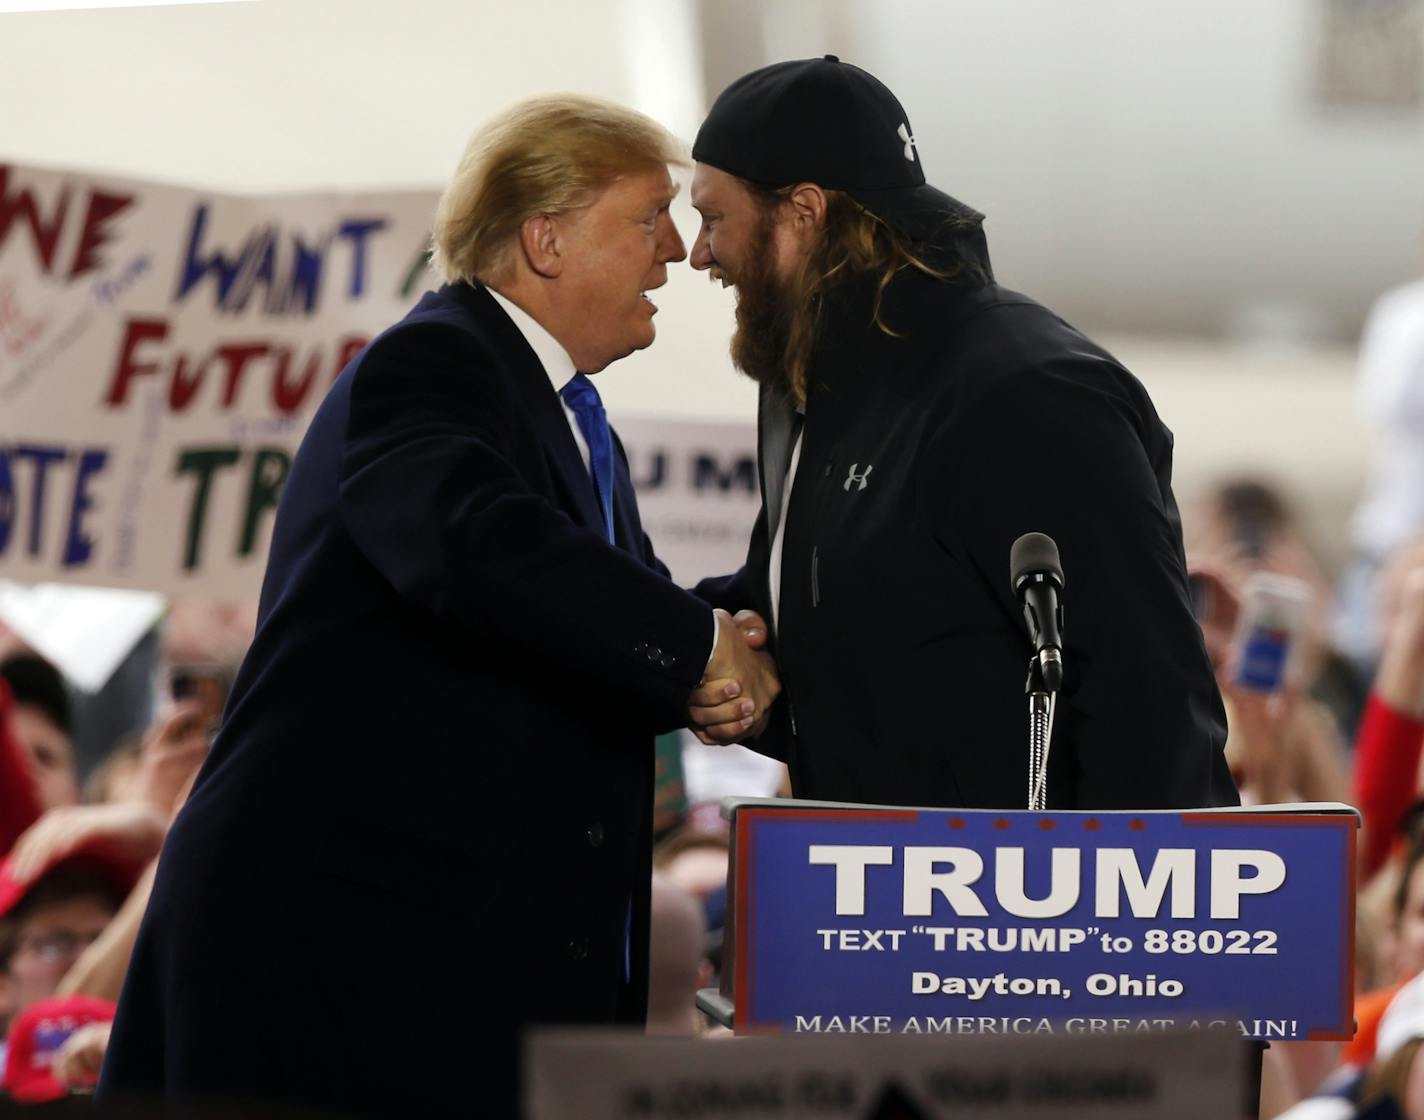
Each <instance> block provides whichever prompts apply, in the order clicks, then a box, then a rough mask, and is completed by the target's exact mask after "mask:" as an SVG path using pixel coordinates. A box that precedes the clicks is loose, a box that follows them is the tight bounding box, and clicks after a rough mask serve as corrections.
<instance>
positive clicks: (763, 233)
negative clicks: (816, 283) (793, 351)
mask: <svg viewBox="0 0 1424 1120" xmlns="http://www.w3.org/2000/svg"><path fill="white" fill-rule="evenodd" d="M775 217H776V216H775V213H774V211H772V210H770V209H768V210H767V211H766V212H765V213H764V214H763V215H762V218H761V221H760V222H759V223H758V224H757V228H756V230H755V231H754V232H753V234H752V236H751V238H750V239H749V241H748V243H747V253H746V266H745V267H744V268H742V269H741V270H740V272H739V275H737V276H736V277H735V280H736V285H737V330H736V333H735V334H734V335H732V364H733V365H735V366H736V367H737V368H738V369H739V370H741V371H742V372H743V373H744V374H746V375H747V376H748V377H750V378H751V379H752V380H753V381H755V382H757V383H758V384H762V385H778V384H779V385H782V386H783V387H786V386H787V373H786V348H787V345H788V344H789V342H790V340H791V323H792V320H793V318H794V315H795V308H794V307H793V306H792V304H791V301H790V299H789V298H788V295H789V293H788V291H787V287H786V285H785V284H784V283H783V282H782V281H781V280H780V279H779V278H778V277H777V275H776V246H775V244H774V241H773V237H774V232H773V231H774V226H775Z"/></svg>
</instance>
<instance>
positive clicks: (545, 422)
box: [444, 284, 617, 537]
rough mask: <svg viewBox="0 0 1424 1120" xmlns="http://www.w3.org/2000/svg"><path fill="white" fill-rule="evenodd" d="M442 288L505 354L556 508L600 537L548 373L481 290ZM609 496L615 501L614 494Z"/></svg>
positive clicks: (590, 493)
mask: <svg viewBox="0 0 1424 1120" xmlns="http://www.w3.org/2000/svg"><path fill="white" fill-rule="evenodd" d="M444 291H445V292H447V293H449V294H450V295H451V296H452V297H454V298H455V300H456V301H457V302H458V303H459V304H460V306H461V307H463V308H464V309H465V310H466V311H468V312H469V313H470V314H472V315H473V316H474V317H475V318H476V319H477V320H478V321H479V323H480V325H481V326H482V327H483V328H484V329H485V330H486V331H487V332H488V333H489V334H490V336H491V338H492V339H494V340H495V342H496V344H497V345H498V348H499V352H500V353H501V354H503V355H505V356H506V357H507V358H508V361H509V367H510V369H511V370H512V371H513V373H514V383H515V386H516V387H517V389H518V391H519V395H520V397H521V398H522V399H523V401H524V404H525V407H526V409H527V410H528V413H529V417H530V419H531V420H532V421H533V424H534V429H535V432H536V433H537V435H538V438H539V443H540V445H541V446H542V447H543V448H544V458H545V459H546V461H547V462H548V464H549V473H550V475H551V476H552V477H553V480H554V485H555V487H556V489H557V490H558V491H559V493H560V497H561V498H562V499H563V504H562V507H561V508H563V510H564V512H565V513H568V514H569V515H570V516H571V517H573V518H574V520H575V521H577V522H579V523H580V524H581V525H583V526H585V527H586V528H589V529H592V530H593V531H594V532H596V533H598V534H599V535H600V536H604V537H606V536H607V531H606V530H605V529H604V525H603V511H602V510H601V509H600V508H599V505H598V494H597V493H596V492H595V490H594V488H593V478H592V476H591V475H590V474H589V473H588V468H587V467H585V466H584V465H583V456H582V455H580V454H579V449H578V444H577V443H575V442H574V436H573V432H572V431H570V430H569V421H568V416H567V415H566V414H565V412H564V405H563V402H562V401H560V400H559V395H558V394H557V393H556V392H554V386H553V385H552V384H551V383H550V381H549V375H548V374H547V373H546V372H545V371H544V367H543V366H542V365H541V364H540V363H539V359H538V358H537V357H536V356H535V354H534V351H533V350H531V349H530V348H529V344H528V343H527V342H526V341H525V340H524V335H522V334H521V333H520V332H519V328H518V327H516V326H515V325H514V324H513V323H512V322H511V321H510V318H509V316H508V315H506V314H505V313H504V311H503V310H502V309H501V308H500V306H499V304H497V303H495V301H494V299H493V298H492V297H491V296H490V294H489V293H488V292H487V291H485V290H484V289H483V288H476V287H472V286H471V285H469V284H450V285H447V286H446V287H445V289H444ZM614 500H615V502H616V501H617V498H616V496H615V499H614Z"/></svg>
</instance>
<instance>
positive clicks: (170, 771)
mask: <svg viewBox="0 0 1424 1120" xmlns="http://www.w3.org/2000/svg"><path fill="white" fill-rule="evenodd" d="M208 730H209V729H208V727H207V724H206V721H205V720H204V718H203V708H202V705H201V704H200V703H199V702H197V701H193V700H184V701H181V702H179V703H178V704H176V705H174V707H173V710H172V712H170V713H169V715H168V717H167V718H166V719H164V720H163V721H162V722H161V723H159V724H157V725H156V726H154V727H153V728H152V729H151V730H150V731H149V733H148V734H147V735H146V736H145V737H144V741H143V749H142V751H141V752H140V754H139V762H138V768H137V771H136V772H135V774H134V778H133V784H132V786H131V787H130V791H129V792H130V796H132V797H133V798H134V799H136V800H140V801H144V802H147V803H148V804H150V805H152V806H154V807H155V808H156V809H158V810H160V811H161V812H163V813H164V814H166V815H168V816H172V815H173V813H175V812H176V811H177V810H178V808H179V806H181V805H182V804H183V802H184V801H185V800H186V799H187V795H188V787H189V785H191V783H192V781H193V778H194V776H195V775H196V774H197V772H198V767H200V766H201V765H202V764H203V759H205V758H207V756H208Z"/></svg>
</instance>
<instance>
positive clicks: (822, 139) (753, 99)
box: [692, 54, 984, 242]
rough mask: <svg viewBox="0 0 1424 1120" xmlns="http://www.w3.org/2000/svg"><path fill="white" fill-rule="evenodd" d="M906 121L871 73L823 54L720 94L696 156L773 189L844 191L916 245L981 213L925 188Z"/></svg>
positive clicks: (758, 73)
mask: <svg viewBox="0 0 1424 1120" xmlns="http://www.w3.org/2000/svg"><path fill="white" fill-rule="evenodd" d="M914 136H915V134H914V132H913V131H911V129H910V118H909V116H908V115H907V114H906V113H905V109H904V107H903V106H902V105H901V104H900V102H899V100H898V99H897V98H896V97H895V95H894V94H893V93H891V92H890V91H889V90H888V89H887V88H886V87H885V85H884V84H883V83H882V82H881V81H880V80H879V79H878V78H876V77H875V76H874V75H872V74H868V73H866V71H864V70H862V69H861V68H860V67H858V66H852V65H851V64H850V63H848V62H842V61H841V60H840V59H838V58H837V57H836V56H835V55H833V54H828V55H826V56H825V57H824V58H807V59H797V60H796V61H793V62H778V63H775V64H773V65H771V66H764V67H762V68H761V69H760V70H753V71H752V72H751V73H750V74H746V75H744V76H742V77H740V78H738V79H737V80H736V81H735V82H733V83H732V84H731V85H729V86H728V87H727V88H726V89H725V90H723V91H722V93H721V95H720V96H719V97H718V98H717V100H716V101H715V102H713V104H712V109H711V111H710V112H709V113H708V114H707V119H706V120H705V121H703V122H702V127H701V128H700V129H699V130H698V132H697V140H696V141H695V142H694V143H693V145H692V158H693V159H695V160H697V161H698V162H699V163H706V164H711V165H712V166H713V167H716V168H720V169H721V170H723V171H726V172H728V173H729V174H731V175H735V176H737V177H738V178H740V179H747V180H749V181H751V182H753V183H757V184H759V185H761V186H767V187H783V186H789V185H790V184H792V183H806V182H810V183H816V184H818V185H820V186H822V187H825V188H827V189H830V190H838V191H844V192H845V193H846V194H848V195H850V196H851V197H852V198H853V199H855V200H856V201H857V202H858V203H860V204H861V205H862V206H864V207H865V208H866V209H867V210H869V211H870V212H871V213H872V214H876V215H878V216H879V217H881V218H884V219H885V221H886V222H888V223H889V224H890V225H892V226H894V227H895V228H896V229H898V230H900V232H902V233H904V234H905V235H906V236H908V237H910V238H911V239H913V240H915V241H922V242H926V241H933V240H934V239H935V236H936V235H937V234H938V233H940V232H941V231H946V230H963V229H965V228H966V227H972V226H978V225H979V224H980V223H982V222H983V220H984V215H983V214H981V213H980V212H979V211H977V210H975V209H974V208H973V207H970V206H966V205H965V204H964V203H962V202H960V201H959V200H958V199H955V198H951V197H950V196H949V195H947V194H945V193H944V191H941V190H938V189H937V188H935V187H932V186H930V185H929V184H928V183H927V182H925V169H924V167H923V165H922V164H921V163H920V155H919V150H918V148H917V147H916V145H915V139H914Z"/></svg>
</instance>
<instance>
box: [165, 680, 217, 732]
mask: <svg viewBox="0 0 1424 1120" xmlns="http://www.w3.org/2000/svg"><path fill="white" fill-rule="evenodd" d="M230 685H231V680H230V679H229V675H228V672H227V670H226V669H224V668H223V667H222V666H220V665H175V666H173V671H172V674H171V675H170V677H169V680H168V691H169V693H170V694H171V695H172V697H173V699H174V700H196V701H197V702H198V706H199V717H200V718H201V719H202V721H203V726H204V727H216V726H217V725H218V722H219V721H220V720H221V719H222V712H223V706H224V705H225V704H226V703H227V692H228V688H229V687H230Z"/></svg>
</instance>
